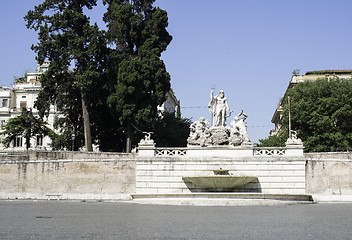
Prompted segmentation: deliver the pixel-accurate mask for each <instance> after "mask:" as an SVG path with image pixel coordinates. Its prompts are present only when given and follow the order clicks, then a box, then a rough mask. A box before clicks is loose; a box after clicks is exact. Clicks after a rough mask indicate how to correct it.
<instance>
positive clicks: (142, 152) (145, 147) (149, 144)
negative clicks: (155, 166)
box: [138, 139, 155, 157]
mask: <svg viewBox="0 0 352 240" xmlns="http://www.w3.org/2000/svg"><path fill="white" fill-rule="evenodd" d="M138 156H140V157H154V156H155V143H154V141H153V140H152V139H149V140H146V139H142V140H141V141H140V142H139V143H138Z"/></svg>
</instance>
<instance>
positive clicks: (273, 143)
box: [257, 134, 288, 147]
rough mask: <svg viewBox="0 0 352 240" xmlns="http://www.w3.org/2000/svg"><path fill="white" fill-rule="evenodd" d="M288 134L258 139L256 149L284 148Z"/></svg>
mask: <svg viewBox="0 0 352 240" xmlns="http://www.w3.org/2000/svg"><path fill="white" fill-rule="evenodd" d="M287 135H288V134H280V135H273V136H269V137H267V138H264V139H259V143H258V144H257V146H258V147H285V146H286V145H285V142H286V140H287Z"/></svg>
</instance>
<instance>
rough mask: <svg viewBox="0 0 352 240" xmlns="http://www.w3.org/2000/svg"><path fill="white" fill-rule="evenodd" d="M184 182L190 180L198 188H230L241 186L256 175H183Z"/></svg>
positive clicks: (254, 178)
mask: <svg viewBox="0 0 352 240" xmlns="http://www.w3.org/2000/svg"><path fill="white" fill-rule="evenodd" d="M182 179H183V181H184V182H191V183H193V184H194V185H196V186H197V187H200V188H209V189H231V188H235V187H239V186H242V185H244V184H247V183H249V182H252V181H254V180H257V177H246V176H237V177H236V176H230V175H222V176H208V177H183V178H182Z"/></svg>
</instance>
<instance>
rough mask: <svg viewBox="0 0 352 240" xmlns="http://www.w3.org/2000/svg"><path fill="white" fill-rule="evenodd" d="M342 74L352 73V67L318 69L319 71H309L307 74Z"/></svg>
mask: <svg viewBox="0 0 352 240" xmlns="http://www.w3.org/2000/svg"><path fill="white" fill-rule="evenodd" d="M325 74H329V75H334V74H336V75H340V74H352V70H351V69H343V70H318V71H308V72H306V75H325Z"/></svg>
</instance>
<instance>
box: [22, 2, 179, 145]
mask: <svg viewBox="0 0 352 240" xmlns="http://www.w3.org/2000/svg"><path fill="white" fill-rule="evenodd" d="M154 1H155V0H130V1H126V0H103V4H105V5H106V6H107V12H106V13H105V14H104V17H102V18H103V21H104V22H105V23H106V25H107V30H106V31H102V30H100V29H99V28H98V26H97V25H96V24H93V25H92V24H90V19H89V17H88V16H87V15H86V14H85V13H86V12H87V11H89V10H91V9H93V8H94V7H95V6H96V4H97V0H77V1H67V0H45V1H44V2H43V3H42V4H39V5H38V6H36V7H35V8H34V10H32V11H29V12H28V14H27V15H26V16H25V20H26V21H27V27H28V28H30V29H33V30H35V31H38V43H37V44H36V45H35V46H33V47H32V48H33V50H34V51H35V52H36V53H37V60H38V62H39V63H42V62H43V61H50V65H49V70H48V71H47V72H45V73H44V74H43V75H42V76H41V79H40V81H41V83H42V91H41V92H40V94H39V96H38V100H37V102H36V105H35V106H36V107H37V108H38V109H39V112H40V115H41V116H44V115H45V114H48V113H49V109H50V105H54V104H56V105H57V107H58V109H59V110H60V112H61V114H62V116H61V117H59V118H57V119H58V120H57V122H56V126H57V127H58V128H59V129H61V131H62V132H61V135H62V136H61V137H59V138H57V139H56V140H57V141H55V144H57V145H56V146H57V147H58V148H67V146H68V145H69V144H70V140H69V136H70V135H71V134H72V133H75V135H76V137H77V141H78V142H77V144H76V146H79V145H80V143H81V140H82V136H84V139H85V141H84V142H85V144H86V147H87V149H91V142H92V141H93V142H95V143H96V144H98V145H99V146H100V149H101V150H115V151H116V150H120V149H121V146H122V145H123V144H125V143H127V148H126V149H127V151H129V150H130V149H131V135H132V128H131V123H133V124H135V125H138V126H143V125H144V124H145V123H154V122H155V121H157V115H158V113H157V106H158V105H161V104H162V103H163V102H164V100H165V95H166V93H167V92H168V91H169V89H170V76H169V74H168V73H167V71H166V68H165V65H164V62H163V61H162V60H161V59H160V56H161V53H162V52H163V51H165V50H166V47H167V46H168V44H169V43H170V41H171V39H172V37H171V36H170V35H169V34H168V32H167V30H166V27H167V25H168V19H167V13H166V12H165V11H163V10H161V9H160V8H158V7H154V6H153V3H154ZM123 135H127V138H126V139H123V138H122V136H123ZM90 136H91V137H90Z"/></svg>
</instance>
